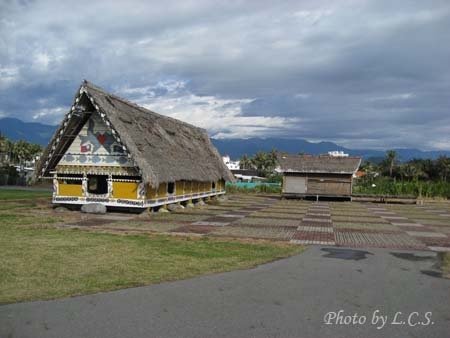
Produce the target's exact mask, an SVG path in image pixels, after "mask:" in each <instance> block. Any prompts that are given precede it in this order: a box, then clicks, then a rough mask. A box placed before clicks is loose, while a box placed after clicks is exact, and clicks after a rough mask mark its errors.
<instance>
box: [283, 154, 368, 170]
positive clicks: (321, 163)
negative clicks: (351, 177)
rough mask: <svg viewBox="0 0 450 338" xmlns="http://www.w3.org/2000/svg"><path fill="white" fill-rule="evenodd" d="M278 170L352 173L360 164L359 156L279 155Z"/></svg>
mask: <svg viewBox="0 0 450 338" xmlns="http://www.w3.org/2000/svg"><path fill="white" fill-rule="evenodd" d="M278 162H279V164H280V171H281V172H284V173H323V174H353V173H355V172H356V171H357V170H358V168H359V165H360V164H361V158H360V157H336V156H329V155H326V156H325V155H320V156H312V155H287V154H286V155H279V157H278Z"/></svg>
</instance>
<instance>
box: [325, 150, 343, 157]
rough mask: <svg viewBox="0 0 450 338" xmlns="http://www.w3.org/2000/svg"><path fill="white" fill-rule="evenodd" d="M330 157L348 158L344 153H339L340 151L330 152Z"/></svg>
mask: <svg viewBox="0 0 450 338" xmlns="http://www.w3.org/2000/svg"><path fill="white" fill-rule="evenodd" d="M328 155H329V156H332V157H348V154H346V153H344V152H343V151H339V150H334V151H329V152H328Z"/></svg>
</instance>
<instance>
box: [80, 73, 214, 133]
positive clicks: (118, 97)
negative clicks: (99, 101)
mask: <svg viewBox="0 0 450 338" xmlns="http://www.w3.org/2000/svg"><path fill="white" fill-rule="evenodd" d="M82 85H84V86H88V89H89V87H91V88H92V89H94V90H97V91H99V92H101V93H102V94H103V95H105V96H107V97H111V98H113V99H115V100H118V101H120V102H122V103H124V104H127V105H129V106H132V107H134V108H136V109H138V110H139V111H141V112H143V113H146V114H149V113H150V114H154V115H156V116H157V117H159V118H162V119H170V120H173V121H175V122H177V123H180V124H184V125H186V126H188V127H190V128H195V129H198V130H202V131H205V132H206V129H205V128H201V127H197V126H195V125H193V124H191V123H188V122H185V121H181V120H179V119H176V118H174V117H171V116H167V115H163V114H159V113H157V112H154V111H153V110H150V109H147V108H145V107H142V106H140V105H138V104H136V103H134V102H131V101H129V100H127V99H125V98H123V97H120V96H117V95H116V94H112V93H110V92H107V91H106V90H105V89H103V88H101V87H99V86H97V85H95V84H93V83H92V82H89V81H87V80H83V84H82Z"/></svg>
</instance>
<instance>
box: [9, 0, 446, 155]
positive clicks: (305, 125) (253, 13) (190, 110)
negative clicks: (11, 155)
mask: <svg viewBox="0 0 450 338" xmlns="http://www.w3.org/2000/svg"><path fill="white" fill-rule="evenodd" d="M83 79H87V80H89V81H91V82H93V83H94V84H96V85H98V86H100V87H103V88H104V89H106V90H108V91H111V92H113V93H115V94H117V95H119V96H122V97H125V98H127V99H129V100H132V101H135V102H136V103H138V104H140V105H143V106H145V107H146V108H149V109H150V110H153V111H156V112H158V113H161V114H165V115H169V116H172V117H175V118H178V119H181V120H183V121H186V122H189V123H192V124H194V125H197V126H200V127H203V128H206V129H208V132H209V134H210V135H211V136H212V137H214V138H250V137H264V138H267V137H280V138H299V139H306V140H309V141H322V140H323V141H333V142H336V143H338V144H340V145H342V146H347V147H350V148H355V149H357V148H373V149H389V148H399V147H415V148H419V149H423V150H450V1H448V0H443V1H432V0H431V1H421V0H417V1H404V0H396V1H392V0H373V1H370V0H360V1H321V0H312V1H278V2H277V1H264V0H260V1H256V0H255V1H251V0H247V1H233V0H230V1H190V0H183V1H168V0H165V1H135V0H127V1H113V0H108V1H96V0H89V1H85V0H77V1H62V0H59V1H57V0H56V1H51V0H39V1H32V0H22V1H10V0H0V117H16V118H20V119H22V120H24V121H34V122H41V123H46V124H57V123H58V122H59V121H60V120H61V119H62V116H63V115H64V113H65V112H67V111H68V109H69V107H70V106H71V104H72V100H73V97H74V95H75V92H76V91H77V89H78V87H79V86H80V84H81V82H82V80H83Z"/></svg>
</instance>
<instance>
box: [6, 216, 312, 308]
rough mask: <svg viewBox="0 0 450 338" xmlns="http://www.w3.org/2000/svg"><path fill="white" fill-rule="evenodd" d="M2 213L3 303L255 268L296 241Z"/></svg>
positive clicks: (289, 252) (291, 250)
mask: <svg viewBox="0 0 450 338" xmlns="http://www.w3.org/2000/svg"><path fill="white" fill-rule="evenodd" d="M56 221H58V220H57V219H54V218H51V217H49V218H45V219H44V218H38V217H32V216H21V215H15V214H13V213H12V212H11V213H8V214H1V215H0V233H1V236H0V248H1V250H0V303H13V302H20V301H29V300H37V299H53V298H58V297H66V296H74V295H81V294H87V293H94V292H99V291H107V290H114V289H120V288H126V287H133V286H139V285H147V284H152V283H159V282H163V281H170V280H177V279H183V278H189V277H193V276H198V275H202V274H208V273H216V272H222V271H229V270H233V269H244V268H250V267H253V266H255V265H258V264H261V263H266V262H269V261H272V260H275V259H277V258H281V257H286V256H289V255H292V254H295V253H299V252H301V251H302V250H303V249H302V247H300V246H297V245H289V244H279V243H266V242H242V241H234V240H223V239H212V238H209V239H208V238H202V239H192V238H187V237H186V238H185V237H174V236H167V235H157V234H155V235H114V234H107V233H95V232H85V231H80V230H69V229H57V228H54V227H52V225H51V223H52V222H56Z"/></svg>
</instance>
